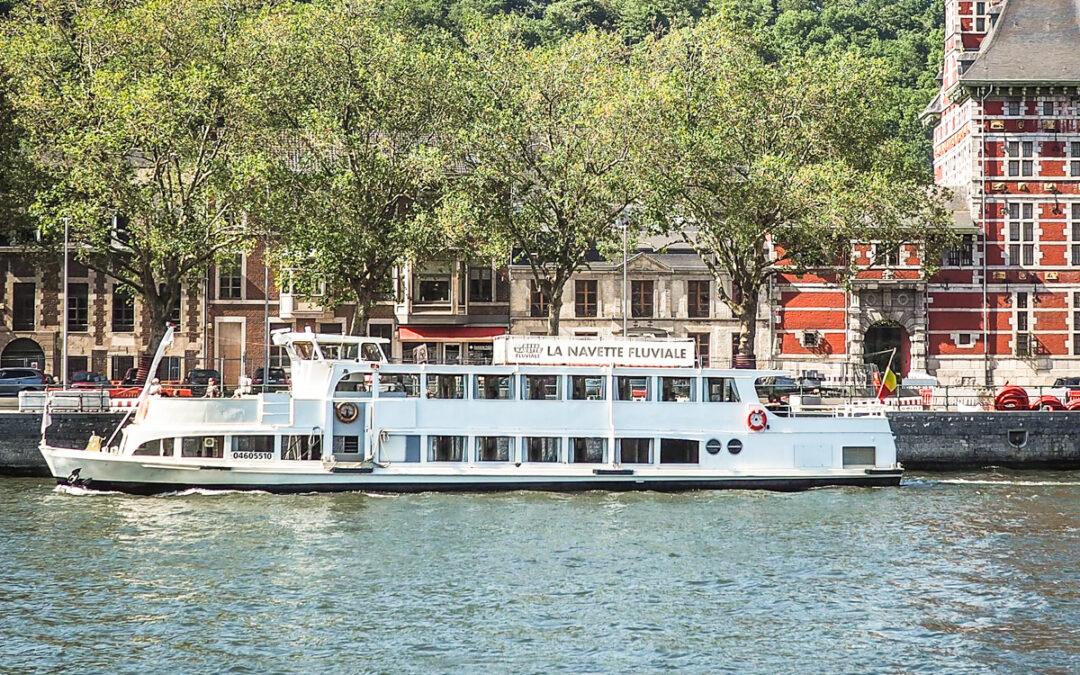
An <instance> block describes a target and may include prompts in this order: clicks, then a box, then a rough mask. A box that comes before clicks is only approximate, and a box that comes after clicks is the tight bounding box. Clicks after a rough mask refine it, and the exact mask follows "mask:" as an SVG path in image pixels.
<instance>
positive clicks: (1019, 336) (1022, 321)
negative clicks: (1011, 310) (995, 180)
mask: <svg viewBox="0 0 1080 675" xmlns="http://www.w3.org/2000/svg"><path fill="white" fill-rule="evenodd" d="M1014 307H1015V310H1016V316H1015V321H1014V323H1013V325H1014V327H1015V328H1016V341H1015V343H1014V346H1015V348H1016V356H1031V354H1032V349H1033V347H1034V345H1033V344H1032V337H1031V333H1030V332H1029V331H1030V330H1031V307H1030V305H1029V300H1028V294H1027V293H1026V292H1023V291H1021V292H1018V293H1017V294H1016V296H1015V301H1014Z"/></svg>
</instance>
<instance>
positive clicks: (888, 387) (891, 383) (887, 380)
mask: <svg viewBox="0 0 1080 675" xmlns="http://www.w3.org/2000/svg"><path fill="white" fill-rule="evenodd" d="M897 386H898V385H897V382H896V373H894V372H893V370H892V366H886V368H885V377H883V378H881V388H879V389H878V400H879V401H884V400H885V399H886V398H888V397H890V396H892V395H893V393H894V392H896V387H897Z"/></svg>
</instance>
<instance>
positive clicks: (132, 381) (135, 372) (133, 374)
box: [120, 368, 143, 387]
mask: <svg viewBox="0 0 1080 675" xmlns="http://www.w3.org/2000/svg"><path fill="white" fill-rule="evenodd" d="M120 384H122V385H124V386H125V387H132V386H140V385H142V384H143V381H142V379H141V378H140V377H139V369H138V368H128V369H127V370H126V371H124V379H122V380H120Z"/></svg>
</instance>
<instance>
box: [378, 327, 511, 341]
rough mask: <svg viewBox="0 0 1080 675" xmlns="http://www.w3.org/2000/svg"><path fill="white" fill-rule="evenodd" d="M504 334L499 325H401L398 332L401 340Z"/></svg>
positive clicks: (457, 339) (486, 336)
mask: <svg viewBox="0 0 1080 675" xmlns="http://www.w3.org/2000/svg"><path fill="white" fill-rule="evenodd" d="M505 334H506V329H505V328H502V327H500V326H402V327H401V332H400V333H399V335H400V338H401V341H402V342H438V341H443V342H462V341H468V340H473V341H477V340H480V341H487V340H490V339H491V338H493V337H495V336H497V335H505Z"/></svg>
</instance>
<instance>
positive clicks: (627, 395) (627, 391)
mask: <svg viewBox="0 0 1080 675" xmlns="http://www.w3.org/2000/svg"><path fill="white" fill-rule="evenodd" d="M615 390H616V392H617V393H618V395H619V400H620V401H648V400H650V397H649V378H648V377H646V376H644V375H620V376H619V377H616V378H615Z"/></svg>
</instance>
